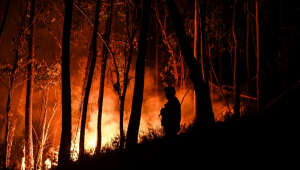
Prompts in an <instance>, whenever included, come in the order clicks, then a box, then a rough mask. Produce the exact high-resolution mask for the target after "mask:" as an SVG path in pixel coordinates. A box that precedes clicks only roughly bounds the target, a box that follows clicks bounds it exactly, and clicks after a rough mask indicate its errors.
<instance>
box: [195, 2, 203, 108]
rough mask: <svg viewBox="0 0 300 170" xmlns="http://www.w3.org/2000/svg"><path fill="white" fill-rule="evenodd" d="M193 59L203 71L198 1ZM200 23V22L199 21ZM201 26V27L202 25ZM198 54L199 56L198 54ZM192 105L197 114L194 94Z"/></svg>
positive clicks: (196, 4)
mask: <svg viewBox="0 0 300 170" xmlns="http://www.w3.org/2000/svg"><path fill="white" fill-rule="evenodd" d="M194 6H195V7H194V8H195V9H194V57H195V59H196V60H197V62H199V63H201V68H202V70H203V69H204V68H203V67H202V66H203V65H202V64H203V49H202V47H203V36H201V35H203V34H202V30H200V1H199V0H195V5H194ZM201 21H202V20H201ZM202 26H203V25H202ZM201 28H202V27H201ZM199 52H200V54H199ZM202 76H203V77H204V71H202ZM193 102H194V103H193V104H194V107H193V108H194V113H196V112H197V107H196V106H197V101H196V98H195V92H194V94H193Z"/></svg>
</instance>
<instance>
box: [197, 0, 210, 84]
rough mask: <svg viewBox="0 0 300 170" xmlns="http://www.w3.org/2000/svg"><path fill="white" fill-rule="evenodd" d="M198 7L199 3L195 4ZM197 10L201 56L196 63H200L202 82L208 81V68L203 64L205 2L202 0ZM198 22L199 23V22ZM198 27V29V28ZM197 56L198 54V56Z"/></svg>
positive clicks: (204, 50)
mask: <svg viewBox="0 0 300 170" xmlns="http://www.w3.org/2000/svg"><path fill="white" fill-rule="evenodd" d="M197 5H198V6H200V1H199V2H198V3H197ZM197 9H198V10H200V11H198V15H200V17H198V22H201V23H199V24H198V25H199V26H201V27H200V35H199V37H200V38H201V39H200V45H201V46H200V49H199V50H200V54H201V58H198V61H199V62H200V64H201V72H202V79H203V81H208V78H207V74H208V72H209V71H208V69H207V68H208V67H206V65H205V64H207V63H208V59H207V47H206V46H207V44H206V43H207V41H206V39H207V37H206V35H207V34H206V31H205V27H206V1H205V0H204V1H203V2H202V5H201V6H200V7H198V8H197ZM199 20H200V21H199ZM199 26H198V28H199ZM199 50H198V53H199ZM198 56H199V54H198Z"/></svg>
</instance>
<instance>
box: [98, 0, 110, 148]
mask: <svg viewBox="0 0 300 170" xmlns="http://www.w3.org/2000/svg"><path fill="white" fill-rule="evenodd" d="M112 16H113V0H111V1H110V8H109V17H108V18H107V20H106V27H105V33H104V41H105V42H106V43H107V45H109V42H110V33H111V25H112ZM107 58H108V49H107V48H105V47H104V48H103V56H102V61H101V62H102V63H101V73H100V87H99V98H98V124H97V130H98V132H97V146H96V152H100V149H101V141H102V140H101V136H102V132H101V131H102V130H101V122H102V107H103V98H104V82H105V73H106V65H107Z"/></svg>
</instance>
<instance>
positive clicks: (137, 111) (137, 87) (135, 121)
mask: <svg viewBox="0 0 300 170" xmlns="http://www.w3.org/2000/svg"><path fill="white" fill-rule="evenodd" d="M142 3H143V13H142V28H141V32H140V38H139V45H138V46H139V48H138V50H139V51H138V56H137V60H136V69H135V84H134V92H133V99H132V105H131V114H130V119H129V124H128V130H127V135H126V136H127V138H126V147H127V148H131V147H132V146H134V145H135V144H136V143H137V140H138V133H139V127H140V120H141V110H142V103H143V96H144V94H143V93H144V77H145V58H146V46H147V32H148V24H149V23H148V21H149V11H150V0H144V1H143V2H142Z"/></svg>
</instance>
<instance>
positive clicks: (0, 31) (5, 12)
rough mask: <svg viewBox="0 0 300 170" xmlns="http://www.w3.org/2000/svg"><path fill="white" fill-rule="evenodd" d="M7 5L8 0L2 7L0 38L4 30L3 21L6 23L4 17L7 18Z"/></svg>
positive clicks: (8, 3)
mask: <svg viewBox="0 0 300 170" xmlns="http://www.w3.org/2000/svg"><path fill="white" fill-rule="evenodd" d="M9 5H10V0H7V2H6V5H5V8H4V14H3V18H2V21H1V24H0V38H1V35H2V32H3V30H4V26H5V23H6V18H7V15H8V9H9Z"/></svg>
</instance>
